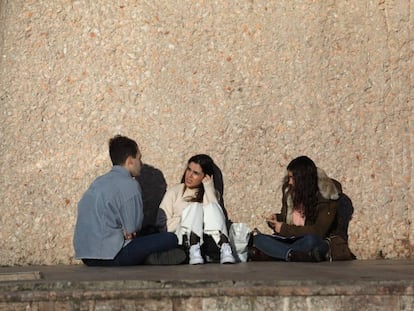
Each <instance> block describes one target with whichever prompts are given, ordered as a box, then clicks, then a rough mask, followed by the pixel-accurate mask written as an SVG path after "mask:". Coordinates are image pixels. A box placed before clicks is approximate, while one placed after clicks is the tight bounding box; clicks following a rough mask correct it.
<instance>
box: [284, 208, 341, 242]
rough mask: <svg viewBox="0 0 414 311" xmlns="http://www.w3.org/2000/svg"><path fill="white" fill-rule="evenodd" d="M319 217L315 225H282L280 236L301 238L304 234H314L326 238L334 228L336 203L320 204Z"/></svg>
mask: <svg viewBox="0 0 414 311" xmlns="http://www.w3.org/2000/svg"><path fill="white" fill-rule="evenodd" d="M318 210H319V213H318V216H317V218H316V220H315V223H313V224H307V223H306V224H305V226H295V225H288V224H286V223H283V224H282V227H281V229H280V232H279V234H280V235H282V236H286V237H289V236H301V235H304V234H314V235H317V236H320V237H321V238H325V237H326V236H327V235H328V233H329V230H330V228H331V226H332V223H333V221H334V219H335V215H336V201H330V200H326V201H324V202H319V203H318Z"/></svg>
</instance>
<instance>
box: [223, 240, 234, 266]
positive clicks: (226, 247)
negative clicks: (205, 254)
mask: <svg viewBox="0 0 414 311" xmlns="http://www.w3.org/2000/svg"><path fill="white" fill-rule="evenodd" d="M235 262H236V259H234V257H233V253H232V251H231V246H230V244H229V243H223V244H221V248H220V263H235Z"/></svg>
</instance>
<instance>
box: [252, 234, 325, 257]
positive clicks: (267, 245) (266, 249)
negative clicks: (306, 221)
mask: <svg viewBox="0 0 414 311" xmlns="http://www.w3.org/2000/svg"><path fill="white" fill-rule="evenodd" d="M253 243H254V245H255V246H256V248H257V249H259V250H260V251H262V252H263V253H265V254H266V255H268V256H270V257H273V258H275V259H281V260H287V258H288V254H289V252H290V251H291V250H293V251H299V252H308V251H310V250H311V249H313V248H315V247H318V248H319V251H320V252H321V253H326V252H328V250H329V246H328V243H327V242H326V241H325V240H324V239H322V238H320V237H318V236H316V235H313V234H306V235H304V236H302V237H300V238H298V239H297V240H295V241H294V242H292V243H289V242H284V241H279V240H276V239H274V238H272V236H270V235H266V234H258V235H256V236H255V237H254V240H253Z"/></svg>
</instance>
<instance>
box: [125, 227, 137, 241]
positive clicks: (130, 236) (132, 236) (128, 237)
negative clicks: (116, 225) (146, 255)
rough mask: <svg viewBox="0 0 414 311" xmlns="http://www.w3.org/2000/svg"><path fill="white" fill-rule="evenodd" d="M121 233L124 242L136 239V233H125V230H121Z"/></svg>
mask: <svg viewBox="0 0 414 311" xmlns="http://www.w3.org/2000/svg"><path fill="white" fill-rule="evenodd" d="M122 233H123V235H124V239H125V240H132V239H135V238H136V237H137V233H136V232H131V233H126V231H125V229H122Z"/></svg>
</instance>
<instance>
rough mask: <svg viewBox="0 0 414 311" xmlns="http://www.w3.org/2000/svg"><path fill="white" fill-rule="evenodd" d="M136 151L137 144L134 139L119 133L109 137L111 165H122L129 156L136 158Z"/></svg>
mask: <svg viewBox="0 0 414 311" xmlns="http://www.w3.org/2000/svg"><path fill="white" fill-rule="evenodd" d="M137 153H138V145H137V143H136V142H135V141H134V140H132V139H130V138H128V137H126V136H121V135H115V136H114V137H113V138H111V139H109V156H110V157H111V161H112V164H113V165H123V164H125V162H126V160H127V158H128V157H129V156H131V157H133V158H136V157H137Z"/></svg>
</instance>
